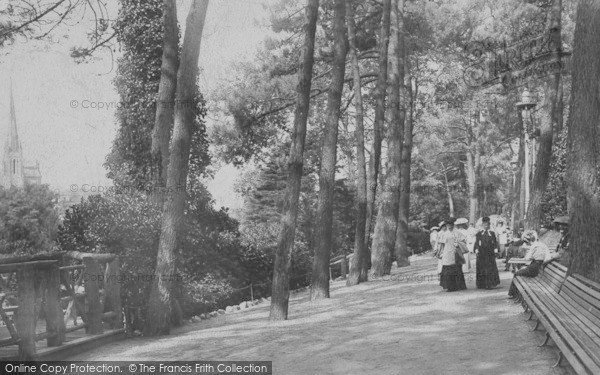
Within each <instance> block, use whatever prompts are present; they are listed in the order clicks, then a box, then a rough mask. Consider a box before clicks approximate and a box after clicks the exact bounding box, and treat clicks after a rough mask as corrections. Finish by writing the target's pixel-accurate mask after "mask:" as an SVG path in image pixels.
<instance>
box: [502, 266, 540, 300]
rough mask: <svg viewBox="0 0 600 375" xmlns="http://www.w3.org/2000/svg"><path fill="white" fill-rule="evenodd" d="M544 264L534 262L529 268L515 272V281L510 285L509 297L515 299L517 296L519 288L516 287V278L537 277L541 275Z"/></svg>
mask: <svg viewBox="0 0 600 375" xmlns="http://www.w3.org/2000/svg"><path fill="white" fill-rule="evenodd" d="M543 263H544V262H543V261H541V260H534V261H533V262H531V263H530V264H529V265H528V266H527V267H525V268H522V269H520V270H518V271H517V272H515V276H513V281H512V282H511V283H510V288H509V289H508V295H509V296H511V297H514V296H516V295H517V287H516V286H515V277H517V276H525V277H536V276H537V275H538V274H539V273H540V268H542V264H543Z"/></svg>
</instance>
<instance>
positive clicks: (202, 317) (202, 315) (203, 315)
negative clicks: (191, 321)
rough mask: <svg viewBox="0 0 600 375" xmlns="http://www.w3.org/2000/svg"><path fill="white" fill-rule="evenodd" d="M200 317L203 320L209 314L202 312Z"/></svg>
mask: <svg viewBox="0 0 600 375" xmlns="http://www.w3.org/2000/svg"><path fill="white" fill-rule="evenodd" d="M200 319H202V320H205V319H208V316H207V315H206V314H200Z"/></svg>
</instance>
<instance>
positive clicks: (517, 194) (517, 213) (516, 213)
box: [512, 115, 525, 234]
mask: <svg viewBox="0 0 600 375" xmlns="http://www.w3.org/2000/svg"><path fill="white" fill-rule="evenodd" d="M519 116H520V115H519ZM519 129H523V126H522V125H520V127H519ZM524 143H525V142H523V135H522V134H520V135H519V155H518V157H517V171H516V174H515V182H514V186H513V197H512V199H513V201H512V210H513V214H512V216H513V222H512V226H513V233H514V234H517V233H518V232H519V227H520V225H521V216H522V211H521V196H522V195H523V194H525V193H524V192H523V190H522V189H521V185H522V184H523V163H524V162H525V149H524V147H525V146H524Z"/></svg>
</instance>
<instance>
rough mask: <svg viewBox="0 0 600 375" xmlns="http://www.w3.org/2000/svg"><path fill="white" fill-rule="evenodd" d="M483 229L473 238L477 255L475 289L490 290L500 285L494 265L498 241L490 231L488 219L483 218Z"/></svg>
mask: <svg viewBox="0 0 600 375" xmlns="http://www.w3.org/2000/svg"><path fill="white" fill-rule="evenodd" d="M482 221H483V229H482V230H481V231H479V232H478V233H477V235H476V236H475V253H476V254H477V265H476V271H475V272H476V275H477V276H476V285H477V289H492V288H494V287H496V286H498V285H500V275H499V274H498V266H497V265H496V253H495V251H496V250H497V249H498V241H497V240H496V235H495V234H494V232H493V231H491V230H490V218H489V217H487V216H486V217H484V218H483V220H482Z"/></svg>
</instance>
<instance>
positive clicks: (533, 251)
mask: <svg viewBox="0 0 600 375" xmlns="http://www.w3.org/2000/svg"><path fill="white" fill-rule="evenodd" d="M522 239H523V242H524V243H525V244H527V245H529V250H527V254H525V258H524V259H525V260H531V263H529V265H528V266H527V267H525V268H523V269H520V270H519V271H517V272H515V276H525V277H536V276H537V275H538V273H539V272H540V268H541V267H542V264H543V263H544V259H545V258H546V255H547V254H548V253H549V250H548V246H546V245H545V244H544V243H543V242H541V241H540V240H539V239H538V235H537V232H536V231H534V230H526V231H525V233H523V238H522ZM517 293H518V291H517V287H516V286H515V282H514V277H513V282H512V283H511V284H510V289H509V290H508V295H509V297H510V298H514V297H516V295H517Z"/></svg>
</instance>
